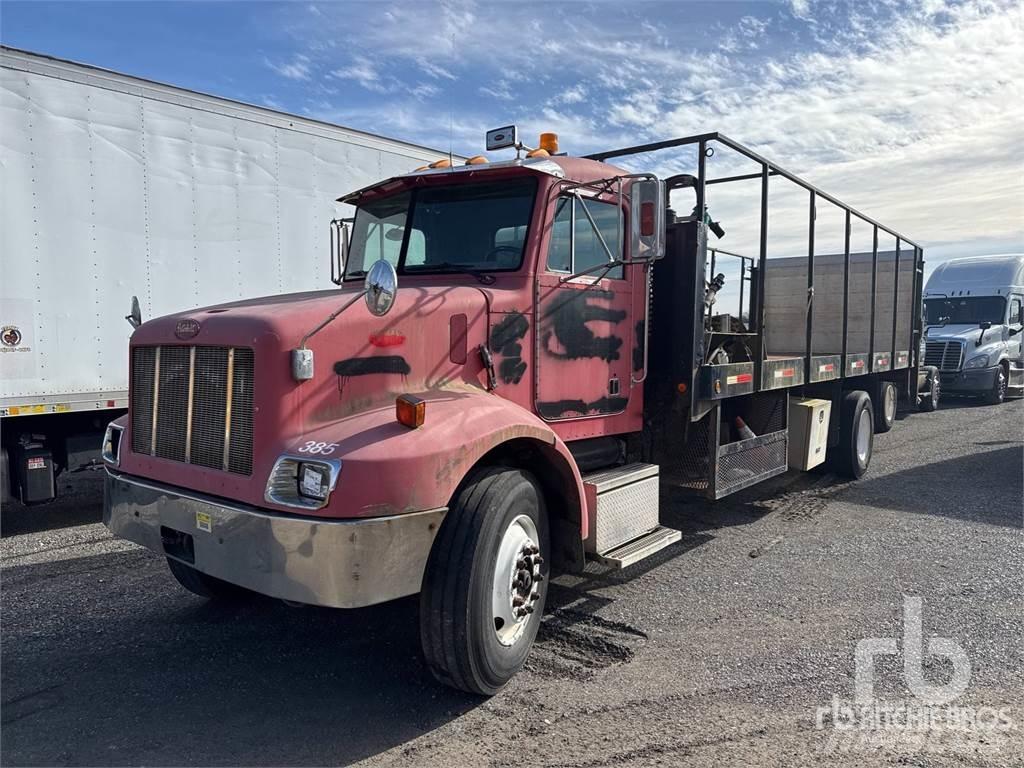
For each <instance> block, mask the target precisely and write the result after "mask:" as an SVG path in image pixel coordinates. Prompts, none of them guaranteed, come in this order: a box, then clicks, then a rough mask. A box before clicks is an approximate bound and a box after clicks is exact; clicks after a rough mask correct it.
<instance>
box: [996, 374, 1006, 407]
mask: <svg viewBox="0 0 1024 768" xmlns="http://www.w3.org/2000/svg"><path fill="white" fill-rule="evenodd" d="M1005 394H1006V374H1005V373H1003V369H1002V368H1000V369H999V371H998V373H996V397H997V398H999V399H1000V400H1002V399H1003V397H1004V396H1005Z"/></svg>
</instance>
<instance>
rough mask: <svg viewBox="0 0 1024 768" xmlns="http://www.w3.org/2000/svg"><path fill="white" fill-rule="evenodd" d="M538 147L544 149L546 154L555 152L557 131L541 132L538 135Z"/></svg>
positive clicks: (556, 149) (556, 150)
mask: <svg viewBox="0 0 1024 768" xmlns="http://www.w3.org/2000/svg"><path fill="white" fill-rule="evenodd" d="M540 148H541V149H546V150H547V151H548V154H551V155H553V154H555V153H556V152H558V134H557V133H542V134H541V135H540Z"/></svg>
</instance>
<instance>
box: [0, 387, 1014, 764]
mask: <svg viewBox="0 0 1024 768" xmlns="http://www.w3.org/2000/svg"><path fill="white" fill-rule="evenodd" d="M1022 435H1024V403H1021V402H1013V403H1007V404H1005V405H1003V406H1000V407H984V406H976V405H974V404H972V403H970V402H966V401H965V402H955V401H952V402H951V404H949V405H945V406H944V407H943V408H942V409H941V410H940V411H939V412H938V413H936V414H907V415H905V416H904V415H902V414H901V423H899V424H897V425H896V427H895V428H894V430H893V431H892V432H890V433H889V434H887V435H882V436H879V437H877V438H876V449H875V456H874V463H873V464H872V467H871V471H870V473H869V475H868V477H866V478H864V479H863V480H861V481H859V482H856V483H843V482H840V481H838V480H836V478H834V477H831V476H829V475H826V474H814V473H810V474H806V475H799V474H790V475H786V476H784V477H783V478H781V479H779V480H778V481H777V482H774V483H773V484H772V487H770V488H767V489H763V488H762V489H753V490H751V491H747V492H744V493H742V494H739V495H737V496H736V497H732V498H730V499H728V500H725V501H723V502H718V503H717V504H715V505H712V504H708V503H702V502H693V501H692V500H688V499H686V498H685V497H683V496H681V495H678V494H676V493H673V492H671V491H665V492H664V493H663V498H662V510H663V513H662V517H663V520H664V521H665V522H666V523H667V524H669V525H672V526H674V527H677V528H679V529H681V530H682V531H683V540H682V542H681V543H680V544H679V545H676V546H675V547H673V548H670V549H669V550H666V551H665V552H662V553H659V555H658V556H656V557H655V558H652V559H651V560H648V561H645V562H643V563H640V564H638V565H637V566H634V567H633V568H632V569H630V570H627V571H626V572H625V573H613V572H608V571H605V570H603V569H600V568H597V567H593V566H592V567H591V569H589V570H588V572H587V573H586V574H585V575H584V576H582V577H571V578H570V577H560V578H559V579H556V580H555V581H554V582H553V584H552V592H551V600H550V603H551V605H550V606H549V611H548V614H547V615H546V616H545V618H544V625H543V628H542V630H541V635H540V638H539V640H538V644H537V646H536V648H535V649H534V651H533V653H532V654H531V656H530V659H529V662H528V667H527V669H526V670H525V671H524V672H523V673H522V674H520V675H519V676H518V677H517V678H516V679H515V680H514V681H513V682H512V683H511V684H510V685H509V687H508V688H507V689H506V690H505V691H504V692H502V693H501V694H500V695H498V696H495V697H494V698H493V699H490V700H480V699H476V698H473V697H469V696H465V695H461V694H459V693H456V692H453V691H450V690H448V689H445V688H442V687H439V686H437V685H435V684H434V683H433V681H432V679H431V678H430V676H429V674H428V673H427V672H426V670H425V669H424V667H423V664H422V662H421V660H420V657H419V650H418V631H417V619H416V611H417V603H416V601H415V600H402V601H398V602H395V603H392V604H388V605H384V606H377V607H374V608H370V609H364V610H359V611H349V612H345V611H332V610H322V609H316V608H304V609H292V608H288V607H285V606H284V605H282V604H281V603H278V602H276V601H271V600H267V599H263V598H253V599H250V600H246V601H242V602H239V603H235V604H231V605H215V604H209V603H205V602H204V601H202V600H200V599H199V598H196V597H193V596H192V595H190V594H188V593H186V592H184V591H183V590H181V589H180V588H179V587H178V586H177V585H176V583H175V582H174V581H173V580H172V578H171V576H170V574H169V573H168V571H167V569H166V566H165V564H164V562H163V561H162V560H161V559H159V558H158V557H156V556H155V555H152V554H150V553H148V552H146V551H144V550H141V549H139V548H137V547H135V546H134V545H131V544H127V543H124V542H118V541H114V540H112V539H111V538H110V537H109V535H108V534H107V532H106V529H105V528H103V526H102V525H101V524H100V523H99V520H100V515H101V511H100V505H101V497H102V490H101V489H102V483H101V478H100V477H99V475H98V474H96V473H82V474H78V475H74V476H72V477H71V478H70V480H68V481H64V483H65V484H70V489H69V490H68V495H67V496H66V497H65V498H64V500H63V501H62V502H61V503H60V504H59V505H57V506H56V507H51V508H49V509H45V510H44V509H22V508H17V507H10V508H8V509H5V510H4V519H3V539H2V541H0V561H2V562H0V564H2V571H0V577H2V592H0V606H2V634H0V641H2V731H0V748H2V763H3V764H4V765H42V764H76V765H81V764H90V765H108V764H114V765H121V764H124V765H140V764H166V765H327V764H347V763H353V762H358V761H365V762H366V763H367V764H374V765H377V764H380V765H402V766H406V765H408V766H420V765H442V766H446V768H452V766H464V765H477V766H485V765H515V766H521V765H530V766H575V767H578V768H582V767H583V766H604V765H614V766H647V765H652V764H666V765H695V766H706V765H710V764H747V765H782V764H785V765H808V766H811V765H815V766H816V765H819V764H822V763H826V764H837V763H841V764H850V765H889V764H893V763H902V764H910V765H938V766H945V765H983V766H984V765H991V766H1006V765H1011V764H1022V763H1024V640H1022V632H1021V629H1022V627H1021V624H1022V618H1021V617H1022V610H1021V609H1022V587H1024V546H1022V543H1024V538H1022V535H1021V527H1022V498H1024V489H1022ZM904 596H911V597H920V598H922V600H923V614H922V615H923V631H924V637H925V638H926V639H927V638H930V637H933V636H939V637H944V638H949V639H950V640H951V641H953V642H954V643H955V644H958V645H959V647H960V648H962V649H963V651H964V652H965V654H966V658H967V660H968V661H969V665H970V668H969V671H970V680H969V685H968V687H967V689H966V691H965V692H964V693H963V694H962V695H961V696H960V697H959V698H957V699H955V700H954V701H953V705H956V706H958V707H961V708H974V711H975V712H976V713H978V714H979V716H980V713H982V712H991V711H992V710H986V709H984V708H987V707H992V708H995V709H999V708H1006V709H1005V710H1004V715H1005V717H1006V718H1009V719H1010V720H1012V724H1013V725H1014V726H1015V727H1014V728H1012V729H1006V728H992V727H988V728H976V729H974V730H970V729H960V730H953V729H950V728H946V729H933V730H931V731H925V730H922V729H902V730H896V729H891V730H863V729H858V728H843V727H837V725H838V726H844V725H848V724H850V721H849V720H848V719H844V716H843V715H840V716H839V718H838V720H836V718H834V717H833V715H832V714H831V711H832V710H831V706H832V703H833V700H834V699H838V700H842V701H849V700H851V699H852V698H853V695H854V649H855V647H856V646H857V643H858V641H860V640H862V639H866V638H876V637H877V638H888V637H891V638H898V639H899V641H900V644H901V647H902V644H903V632H904V624H903V610H904ZM923 667H924V675H925V676H926V678H927V679H928V680H929V681H930V682H931V683H933V684H935V685H940V684H942V683H943V682H945V681H946V680H949V679H950V678H951V675H952V674H953V672H954V666H953V664H951V663H950V662H949V661H944V660H943V659H942V658H941V657H940V656H936V655H927V654H926V657H925V662H924V665H923ZM875 694H876V696H877V697H879V698H881V699H884V700H886V701H900V700H907V699H909V697H910V693H909V692H908V686H907V682H906V679H905V676H904V674H903V666H902V661H901V658H900V657H899V656H879V657H877V661H876V664H875ZM819 708H823V709H822V710H821V711H820V712H819ZM961 711H964V709H961ZM819 721H820V724H821V725H822V727H821V728H819V727H818V724H819ZM982 722H986V721H985V720H983V721H982ZM987 722H988V724H989V725H991V723H992V719H991V717H990V718H989V720H988V721H987ZM1003 722H1005V721H1003Z"/></svg>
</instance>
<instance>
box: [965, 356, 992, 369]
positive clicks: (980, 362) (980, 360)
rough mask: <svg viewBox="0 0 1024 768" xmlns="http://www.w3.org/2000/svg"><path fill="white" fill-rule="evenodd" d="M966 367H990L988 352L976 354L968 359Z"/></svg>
mask: <svg viewBox="0 0 1024 768" xmlns="http://www.w3.org/2000/svg"><path fill="white" fill-rule="evenodd" d="M964 368H988V354H987V353H986V354H984V355H975V356H974V357H972V358H971V359H970V360H968V361H967V365H965V366H964Z"/></svg>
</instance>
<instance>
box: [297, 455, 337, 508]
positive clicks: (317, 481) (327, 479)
mask: <svg viewBox="0 0 1024 768" xmlns="http://www.w3.org/2000/svg"><path fill="white" fill-rule="evenodd" d="M298 480H299V493H300V494H301V495H302V496H305V497H306V498H308V499H319V500H320V501H323V500H324V499H326V498H327V496H328V494H330V492H331V468H330V467H328V466H327V465H325V464H311V463H305V462H304V463H302V464H299V478H298Z"/></svg>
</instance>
